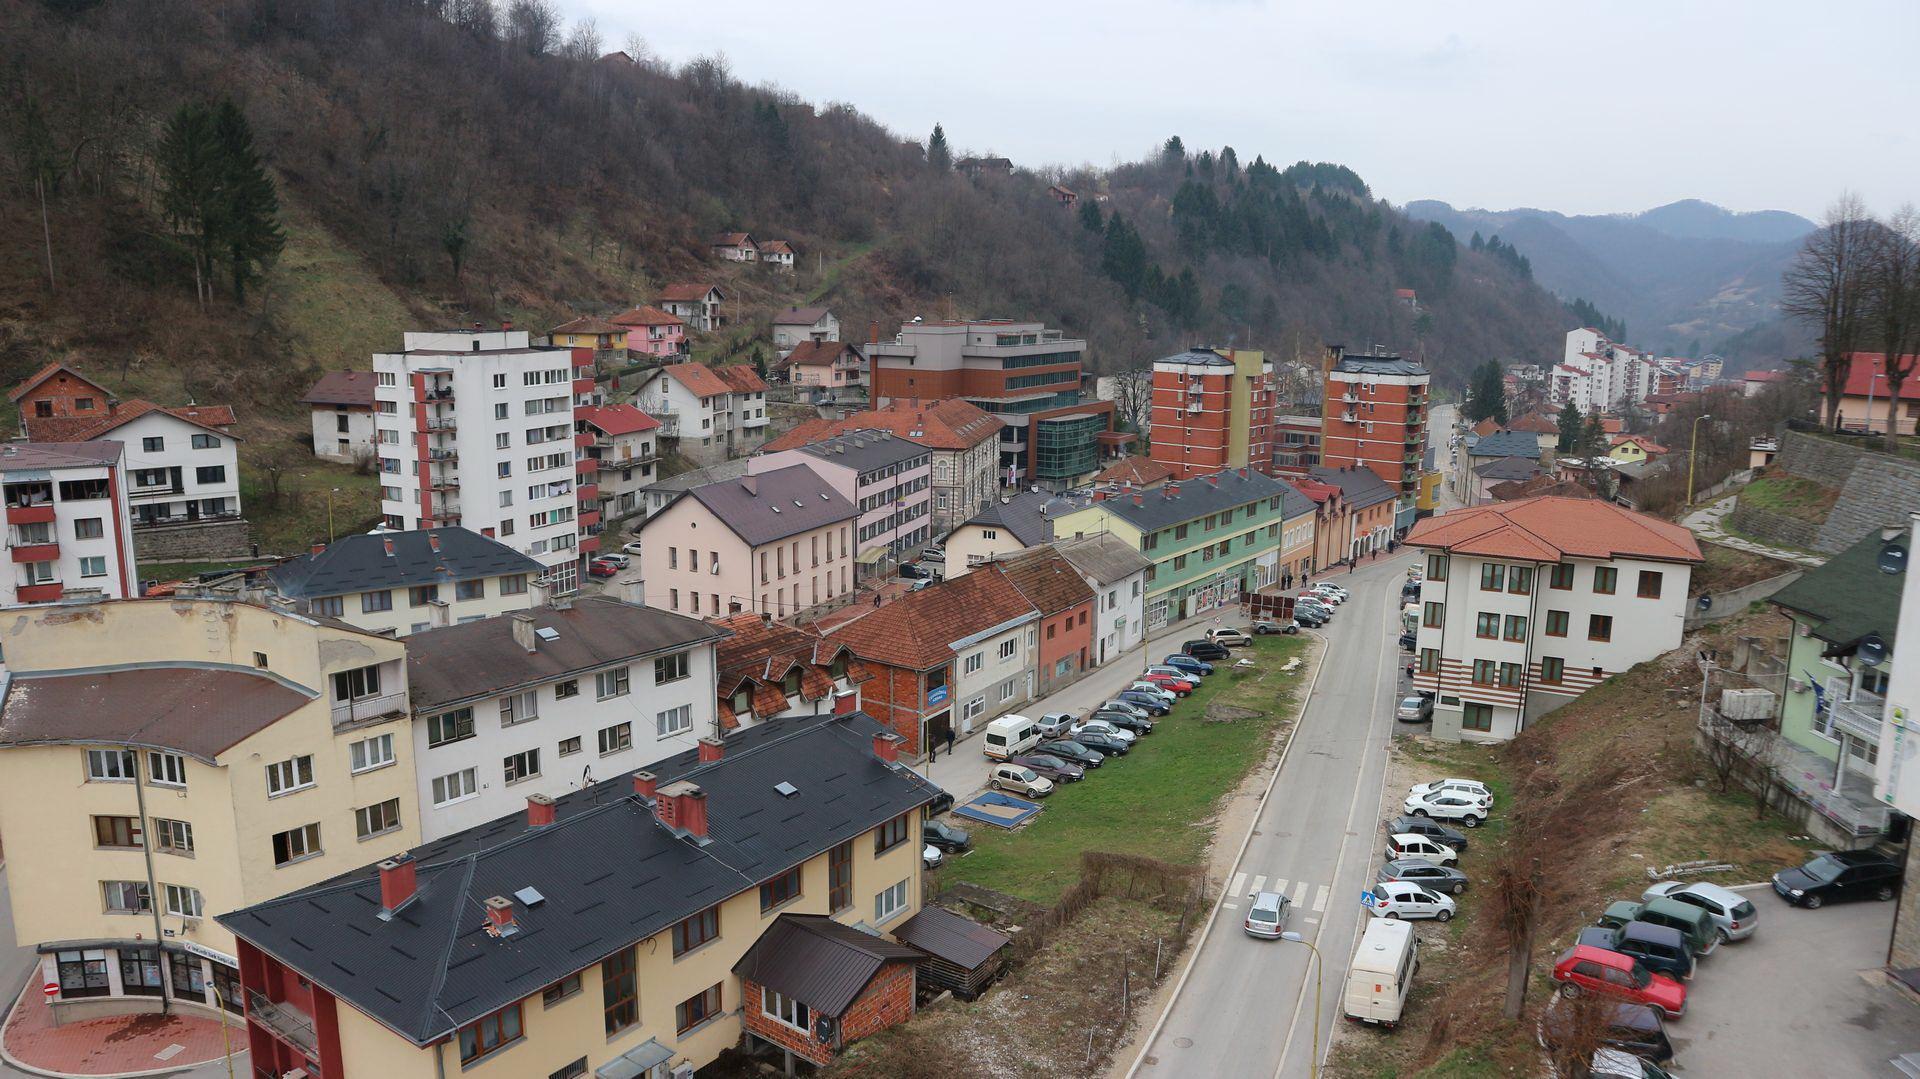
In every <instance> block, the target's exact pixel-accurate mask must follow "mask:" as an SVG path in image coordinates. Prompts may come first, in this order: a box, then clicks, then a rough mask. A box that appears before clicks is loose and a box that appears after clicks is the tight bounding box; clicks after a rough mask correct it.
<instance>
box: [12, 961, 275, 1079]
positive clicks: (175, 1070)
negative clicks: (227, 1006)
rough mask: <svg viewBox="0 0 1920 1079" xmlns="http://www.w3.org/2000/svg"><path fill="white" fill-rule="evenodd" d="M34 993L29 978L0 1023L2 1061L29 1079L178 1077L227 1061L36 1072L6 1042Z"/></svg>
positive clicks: (242, 1051) (237, 1054)
mask: <svg viewBox="0 0 1920 1079" xmlns="http://www.w3.org/2000/svg"><path fill="white" fill-rule="evenodd" d="M32 989H33V979H32V978H31V977H29V978H28V979H27V984H26V985H24V986H21V987H20V995H19V996H18V997H15V998H14V1001H13V1005H12V1006H11V1007H9V1008H8V1009H7V1014H6V1017H5V1018H4V1019H0V1061H5V1062H6V1063H7V1064H8V1065H10V1066H12V1067H15V1068H18V1069H20V1070H21V1071H23V1072H26V1073H27V1074H29V1075H44V1076H47V1077H48V1079H145V1077H147V1076H158V1075H178V1074H179V1073H181V1072H184V1071H187V1070H189V1069H192V1068H199V1067H204V1066H206V1065H208V1064H213V1063H216V1062H218V1061H220V1060H223V1059H225V1058H224V1057H212V1058H209V1059H207V1060H190V1061H187V1062H186V1063H184V1064H173V1065H169V1066H168V1067H164V1068H151V1069H148V1070H146V1071H137V1072H58V1071H52V1070H50V1069H47V1068H36V1067H34V1066H33V1065H31V1064H28V1063H26V1062H25V1061H23V1060H21V1059H20V1058H19V1057H16V1056H14V1055H13V1054H12V1053H10V1052H8V1051H7V1044H6V1038H5V1036H4V1035H5V1031H6V1028H7V1027H8V1026H10V1025H12V1023H13V1017H14V1014H15V1013H16V1012H18V1011H19V1010H20V1006H21V1004H22V1002H24V1001H25V1000H26V999H27V994H28V993H29V992H31V991H32ZM224 1021H225V1020H222V1022H224ZM246 1054H247V1050H246V1049H244V1048H238V1049H235V1050H234V1051H233V1058H234V1059H235V1060H238V1059H240V1058H241V1057H244V1056H245V1055H246Z"/></svg>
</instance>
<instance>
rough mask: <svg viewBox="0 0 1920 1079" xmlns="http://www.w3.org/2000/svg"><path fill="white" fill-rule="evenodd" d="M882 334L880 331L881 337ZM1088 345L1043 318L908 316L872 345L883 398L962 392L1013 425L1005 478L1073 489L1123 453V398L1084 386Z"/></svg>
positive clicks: (1004, 433) (1005, 444)
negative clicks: (1118, 414)
mask: <svg viewBox="0 0 1920 1079" xmlns="http://www.w3.org/2000/svg"><path fill="white" fill-rule="evenodd" d="M876 336H877V334H876ZM1086 350H1087V343H1086V342H1085V341H1082V340H1077V339H1073V338H1068V337H1064V336H1062V334H1061V332H1060V331H1059V330H1050V329H1048V328H1047V327H1046V326H1044V325H1043V324H1041V323H1038V322H1017V321H1013V320H1010V319H982V320H972V321H942V322H921V321H915V322H908V323H903V324H901V326H900V332H899V333H898V334H895V335H894V337H893V339H892V340H891V341H877V340H876V341H874V342H871V343H870V344H868V345H867V348H866V353H867V362H868V365H869V366H870V368H871V379H870V381H871V383H872V389H871V394H872V397H873V401H874V403H875V404H878V405H881V406H882V407H884V406H886V405H887V404H888V403H889V402H892V401H895V400H918V401H939V400H945V399H948V398H959V399H961V400H963V401H967V402H969V403H971V404H973V405H975V406H976V407H978V408H980V409H981V410H982V411H985V412H991V413H993V414H994V415H996V416H998V417H999V418H1000V419H1001V420H1002V421H1004V422H1005V424H1006V426H1004V427H1002V428H1001V430H1000V463H999V472H1000V482H1001V483H1002V484H1004V485H1006V486H1009V487H1015V486H1027V485H1031V484H1037V485H1039V486H1042V487H1045V488H1048V489H1049V490H1066V489H1068V488H1070V487H1074V486H1076V485H1078V484H1079V483H1080V481H1082V480H1084V479H1085V478H1086V477H1088V476H1091V475H1093V474H1094V473H1095V472H1097V471H1099V470H1100V466H1101V455H1102V452H1103V450H1104V451H1107V452H1108V453H1109V454H1113V453H1117V450H1118V448H1119V447H1120V446H1121V445H1123V443H1122V442H1121V441H1118V439H1120V438H1123V437H1124V436H1120V435H1118V434H1117V432H1115V431H1114V408H1115V406H1114V403H1113V402H1111V401H1102V400H1098V399H1096V398H1093V397H1092V396H1091V395H1090V394H1089V393H1087V390H1086V387H1085V385H1084V383H1085V381H1086V379H1085V366H1084V360H1085V356H1086Z"/></svg>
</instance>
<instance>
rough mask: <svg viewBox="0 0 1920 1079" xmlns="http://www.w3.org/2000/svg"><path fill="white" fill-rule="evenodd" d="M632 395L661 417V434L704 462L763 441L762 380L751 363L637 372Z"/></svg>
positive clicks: (751, 448)
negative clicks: (644, 372) (637, 379)
mask: <svg viewBox="0 0 1920 1079" xmlns="http://www.w3.org/2000/svg"><path fill="white" fill-rule="evenodd" d="M633 399H634V403H635V404H637V405H639V406H640V409H641V410H642V411H643V412H646V413H647V414H648V415H650V416H652V417H654V418H655V419H657V420H659V421H660V430H659V432H658V434H659V437H660V438H662V439H669V440H672V443H673V445H674V446H675V447H676V448H678V449H679V451H680V453H681V455H682V456H684V457H686V458H688V459H689V460H692V461H695V462H698V463H699V464H701V465H703V466H705V465H716V464H719V463H720V462H722V461H725V460H727V459H728V458H729V457H735V456H739V455H741V454H746V453H752V452H753V451H754V450H756V449H758V448H759V447H760V445H761V443H763V442H765V441H766V431H767V424H768V422H769V421H768V419H767V384H766V382H765V381H764V380H763V379H761V378H760V376H759V375H757V374H755V373H754V371H753V369H752V368H751V367H745V366H742V365H739V364H735V365H733V366H729V367H721V368H717V369H716V368H712V367H708V366H707V365H706V364H704V363H676V364H670V365H668V366H666V367H661V368H657V369H655V370H651V371H648V372H647V373H646V374H645V375H644V376H642V377H641V381H640V385H639V386H638V387H637V388H636V389H635V391H634V397H633Z"/></svg>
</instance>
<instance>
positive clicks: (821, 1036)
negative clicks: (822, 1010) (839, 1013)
mask: <svg viewBox="0 0 1920 1079" xmlns="http://www.w3.org/2000/svg"><path fill="white" fill-rule="evenodd" d="M833 1031H834V1022H833V1017H832V1016H830V1015H818V1016H815V1017H814V1019H813V1036H814V1038H815V1039H816V1040H819V1041H823V1042H831V1041H833Z"/></svg>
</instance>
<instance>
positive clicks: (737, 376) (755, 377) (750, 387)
mask: <svg viewBox="0 0 1920 1079" xmlns="http://www.w3.org/2000/svg"><path fill="white" fill-rule="evenodd" d="M714 376H715V377H716V378H718V379H719V380H720V381H722V382H724V383H726V384H727V388H728V389H730V390H732V391H733V392H735V393H765V392H766V390H767V380H766V379H764V378H761V377H760V374H759V372H757V371H755V370H754V369H753V368H751V367H748V366H747V365H746V364H744V363H735V364H729V365H727V366H725V367H722V368H720V369H718V370H716V371H714Z"/></svg>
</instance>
